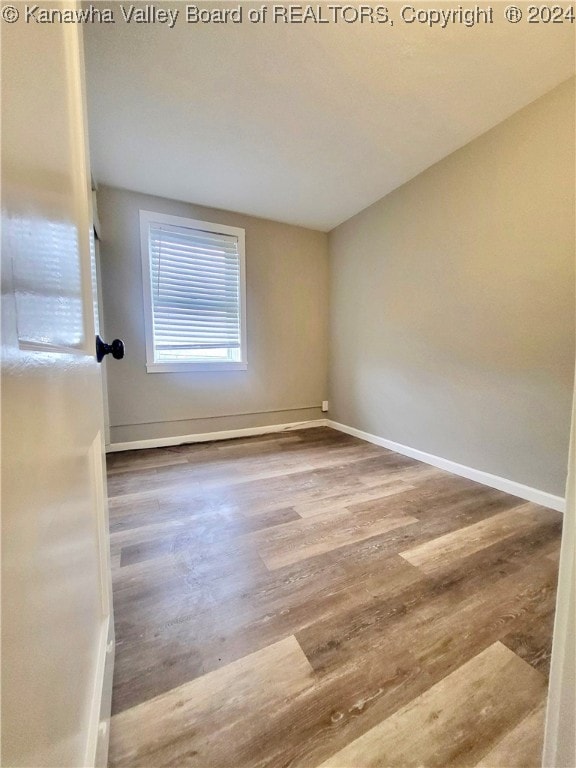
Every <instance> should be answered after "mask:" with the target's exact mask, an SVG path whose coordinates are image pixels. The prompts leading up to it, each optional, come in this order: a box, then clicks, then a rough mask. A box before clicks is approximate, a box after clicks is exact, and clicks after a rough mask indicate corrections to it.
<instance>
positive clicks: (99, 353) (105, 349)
mask: <svg viewBox="0 0 576 768" xmlns="http://www.w3.org/2000/svg"><path fill="white" fill-rule="evenodd" d="M109 354H112V357H113V358H115V359H116V360H122V358H123V357H124V342H123V341H122V340H121V339H114V341H113V342H112V344H106V343H105V342H103V341H102V339H101V338H100V336H96V360H98V362H99V363H101V362H102V360H103V359H104V355H109Z"/></svg>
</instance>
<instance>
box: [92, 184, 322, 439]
mask: <svg viewBox="0 0 576 768" xmlns="http://www.w3.org/2000/svg"><path fill="white" fill-rule="evenodd" d="M140 209H144V210H149V211H156V212H161V213H170V214H174V215H176V216H189V217H192V218H196V219H202V220H205V221H212V222H216V223H221V224H225V225H230V226H234V227H244V228H245V230H246V277H247V328H248V370H247V371H223V372H222V371H220V372H205V373H146V352H145V337H144V316H143V298H142V276H141V260H140V259H141V257H140V234H139V219H138V212H139V210H140ZM98 213H99V216H100V222H101V228H102V243H101V260H102V282H103V286H102V287H103V297H104V315H105V320H106V329H107V333H108V335H109V336H110V338H112V337H115V336H119V337H121V338H123V339H124V341H125V343H126V357H125V359H124V360H122V361H121V362H118V361H114V360H111V361H110V362H109V363H108V365H107V367H108V393H109V406H110V425H111V442H112V443H119V442H125V441H132V440H145V439H152V438H159V437H172V436H177V435H187V434H195V433H199V432H212V431H218V430H227V429H237V428H243V427H253V426H264V425H269V424H281V423H288V422H294V421H302V420H310V419H315V418H319V417H320V416H321V411H320V404H321V401H322V400H323V399H325V398H326V392H327V382H326V376H327V319H328V311H327V298H328V253H327V235H326V234H324V233H321V232H315V231H312V230H308V229H303V228H300V227H293V226H289V225H286V224H278V223H276V222H272V221H266V220H263V219H256V218H253V217H250V216H243V215H240V214H236V213H229V212H225V211H218V210H213V209H210V208H204V207H201V206H198V205H189V204H187V203H181V202H175V201H170V200H165V199H162V198H157V197H151V196H148V195H140V194H137V193H134V192H127V191H124V190H118V189H113V188H110V187H101V188H100V189H99V191H98Z"/></svg>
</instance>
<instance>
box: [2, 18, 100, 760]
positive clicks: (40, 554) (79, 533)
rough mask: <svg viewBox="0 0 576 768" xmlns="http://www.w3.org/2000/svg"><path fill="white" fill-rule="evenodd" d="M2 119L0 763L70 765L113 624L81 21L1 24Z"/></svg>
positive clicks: (87, 734) (89, 722)
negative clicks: (96, 335)
mask: <svg viewBox="0 0 576 768" xmlns="http://www.w3.org/2000/svg"><path fill="white" fill-rule="evenodd" d="M68 5H70V4H68ZM50 7H57V4H55V3H51V5H50ZM2 117H3V125H2V161H3V162H2V764H3V765H6V766H48V765H51V766H75V767H76V768H77V766H81V765H92V764H94V762H95V761H97V760H98V761H100V762H101V763H103V761H104V760H105V751H106V740H107V731H106V720H107V718H109V688H110V678H111V669H112V663H111V660H112V658H113V625H112V621H111V604H110V603H111V593H110V568H109V546H108V537H107V529H108V528H107V509H106V503H105V500H106V493H105V489H104V477H103V466H104V465H103V439H102V433H103V415H102V390H101V376H100V370H99V366H98V364H97V363H96V360H95V357H94V335H95V334H94V328H95V324H94V297H95V286H94V284H93V278H92V275H93V272H94V247H93V233H92V223H91V194H90V184H89V173H88V165H87V154H86V146H87V144H86V122H85V111H84V92H83V59H82V40H81V31H80V30H79V28H78V27H77V26H76V25H73V24H62V25H60V24H45V25H36V24H25V23H23V22H22V21H21V22H17V23H14V24H11V25H8V24H3V25H2ZM103 692H104V696H103ZM101 710H102V711H101ZM101 721H103V725H102V727H99V724H100V722H101Z"/></svg>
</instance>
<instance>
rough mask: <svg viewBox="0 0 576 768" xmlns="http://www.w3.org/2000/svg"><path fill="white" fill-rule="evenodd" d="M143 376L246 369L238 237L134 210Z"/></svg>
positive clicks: (231, 230)
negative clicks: (143, 338)
mask: <svg viewBox="0 0 576 768" xmlns="http://www.w3.org/2000/svg"><path fill="white" fill-rule="evenodd" d="M140 235H141V246H142V275H143V280H144V317H145V326H146V370H147V371H148V373H162V372H169V371H215V370H234V369H236V370H238V369H240V370H245V369H246V311H245V310H246V308H245V276H244V272H245V259H244V230H243V229H238V228H236V227H225V226H222V225H221V224H210V223H208V222H206V221H195V220H193V219H184V218H181V217H179V216H167V215H165V214H161V213H151V212H149V211H140Z"/></svg>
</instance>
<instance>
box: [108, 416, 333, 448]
mask: <svg viewBox="0 0 576 768" xmlns="http://www.w3.org/2000/svg"><path fill="white" fill-rule="evenodd" d="M327 423H328V421H327V419H313V420H312V421H293V422H291V423H289V424H271V425H269V426H266V427H245V428H244V429H227V430H224V431H221V432H202V433H200V434H196V435H177V436H176V437H158V438H153V439H151V440H134V441H132V442H129V443H111V444H110V445H107V446H106V453H116V452H117V451H138V450H141V449H143V448H166V447H167V446H171V445H183V444H185V443H208V442H211V441H213V440H232V439H233V438H235V437H253V436H254V435H267V434H269V433H271V432H289V431H290V430H293V429H310V428H312V427H325V426H327Z"/></svg>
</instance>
